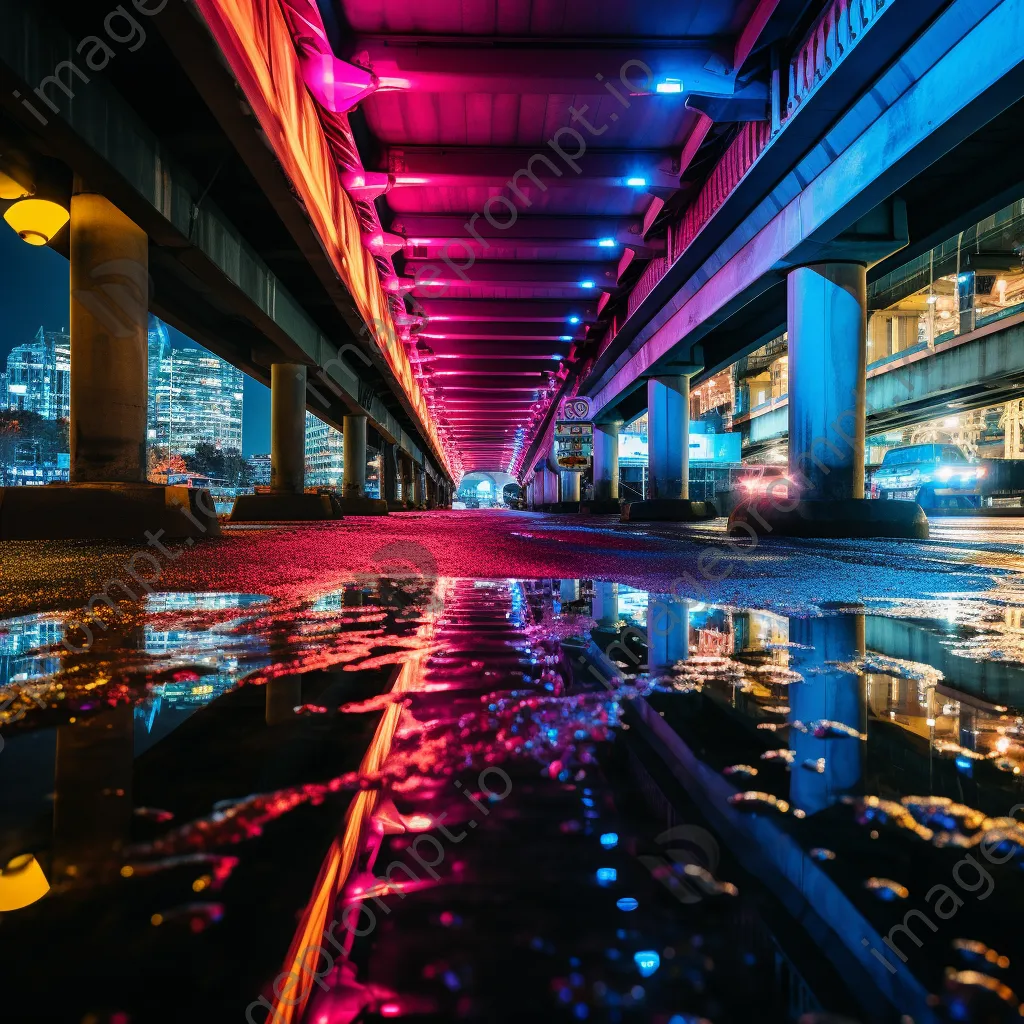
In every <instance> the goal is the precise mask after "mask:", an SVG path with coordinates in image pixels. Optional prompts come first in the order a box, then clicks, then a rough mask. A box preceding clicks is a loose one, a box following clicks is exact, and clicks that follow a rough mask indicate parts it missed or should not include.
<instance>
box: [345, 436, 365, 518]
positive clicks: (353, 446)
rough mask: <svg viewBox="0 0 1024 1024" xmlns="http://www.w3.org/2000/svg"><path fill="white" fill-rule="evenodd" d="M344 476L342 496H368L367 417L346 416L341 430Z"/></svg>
mask: <svg viewBox="0 0 1024 1024" xmlns="http://www.w3.org/2000/svg"><path fill="white" fill-rule="evenodd" d="M341 440H342V456H343V459H344V463H345V465H344V476H343V478H342V491H341V493H342V497H345V498H364V497H366V417H365V416H346V417H345V420H344V422H343V423H342V431H341Z"/></svg>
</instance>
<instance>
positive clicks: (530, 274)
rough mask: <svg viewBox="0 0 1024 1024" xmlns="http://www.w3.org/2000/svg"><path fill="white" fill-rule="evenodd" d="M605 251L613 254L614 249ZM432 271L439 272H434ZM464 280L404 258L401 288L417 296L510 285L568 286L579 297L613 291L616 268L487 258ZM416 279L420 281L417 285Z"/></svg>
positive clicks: (435, 265) (450, 272)
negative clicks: (448, 290) (449, 290)
mask: <svg viewBox="0 0 1024 1024" xmlns="http://www.w3.org/2000/svg"><path fill="white" fill-rule="evenodd" d="M608 252H610V253H614V252H615V250H614V249H609V250H608ZM435 271H438V272H437V273H435ZM464 274H465V279H464V278H463V277H460V276H459V275H458V274H457V273H455V272H454V271H453V270H449V269H448V268H447V267H445V266H444V264H441V265H440V266H438V264H436V263H428V262H426V261H421V260H407V261H406V264H405V275H406V276H405V277H403V278H401V283H402V286H403V287H404V288H415V292H416V294H417V295H419V294H421V293H422V294H423V295H424V297H425V298H429V297H430V293H431V291H432V290H433V291H438V290H440V289H441V288H442V287H446V286H447V287H455V288H460V289H462V290H466V289H468V290H470V291H471V290H473V288H474V287H475V286H486V285H495V284H499V285H512V286H515V287H519V288H569V289H574V290H575V291H577V292H578V293H579V294H580V296H581V297H584V298H585V297H587V295H588V293H593V292H594V291H595V290H602V291H614V289H615V277H616V269H615V265H614V264H611V265H609V264H603V265H602V264H593V263H499V262H497V261H496V260H490V261H485V262H480V263H477V264H475V265H474V266H473V267H472V268H471V269H469V270H466V271H464ZM417 281H418V282H419V283H418V285H417Z"/></svg>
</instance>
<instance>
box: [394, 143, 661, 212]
mask: <svg viewBox="0 0 1024 1024" xmlns="http://www.w3.org/2000/svg"><path fill="white" fill-rule="evenodd" d="M562 141H564V146H562V147H561V153H559V150H558V149H556V148H554V147H551V148H548V149H545V150H543V151H541V150H537V149H499V148H475V147H465V146H460V147H454V146H452V147H446V148H443V149H442V148H439V147H433V146H403V147H397V146H393V147H391V148H389V149H387V150H385V152H384V158H383V161H382V162H383V167H382V168H381V169H382V170H385V171H387V173H388V174H390V175H393V177H394V184H393V185H392V190H394V189H403V188H423V187H431V188H443V187H449V188H452V187H455V188H458V187H462V188H496V189H502V188H505V187H506V186H507V187H508V188H509V191H510V192H512V193H513V194H515V193H516V191H517V190H519V191H521V192H522V194H523V195H528V194H529V195H532V194H533V193H535V192H543V191H546V190H547V189H558V188H569V189H572V190H574V191H578V190H579V189H581V188H587V187H589V186H593V187H602V188H625V189H630V190H631V191H636V192H641V193H642V192H645V191H646V190H647V189H668V190H673V189H677V188H678V187H679V163H678V158H677V157H674V156H673V155H672V154H671V153H667V152H662V151H659V150H630V151H625V152H616V151H609V150H591V151H589V152H587V153H586V159H585V160H583V159H581V161H580V162H579V163H576V161H575V159H574V156H573V154H575V155H576V156H580V155H581V153H582V152H583V150H585V149H586V145H585V143H584V145H583V149H582V150H581V148H580V144H579V143H578V142H577V141H576V140H575V139H574V138H573V137H571V136H569V137H567V138H566V139H564V140H562ZM630 179H635V180H637V181H639V180H640V179H643V181H644V183H645V184H644V185H631V184H630V183H629V182H630ZM520 202H524V200H520ZM502 219H507V218H502ZM481 220H483V217H478V218H477V221H478V222H479V221H481Z"/></svg>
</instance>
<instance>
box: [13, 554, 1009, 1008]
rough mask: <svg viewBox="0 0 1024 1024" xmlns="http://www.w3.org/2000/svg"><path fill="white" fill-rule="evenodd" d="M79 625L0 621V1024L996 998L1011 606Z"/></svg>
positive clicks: (382, 605)
mask: <svg viewBox="0 0 1024 1024" xmlns="http://www.w3.org/2000/svg"><path fill="white" fill-rule="evenodd" d="M81 627H82V620H81V618H80V616H79V617H76V616H75V615H73V614H70V613H52V614H40V615H34V616H23V617H20V618H16V619H9V620H7V621H4V622H0V733H2V736H3V741H4V746H3V749H2V751H0V793H2V796H0V863H2V864H4V865H6V868H5V869H4V870H3V872H2V873H0V950H2V951H3V953H4V962H5V963H8V964H13V963H16V964H17V965H18V978H19V984H18V999H19V1001H20V1003H21V1005H22V1006H23V1007H24V1008H25V1009H24V1011H19V1012H20V1013H21V1015H20V1016H18V1015H17V1014H16V1015H15V1016H14V1017H13V1018H12V1019H15V1020H53V1021H68V1022H75V1024H77V1022H80V1021H91V1022H93V1024H113V1022H118V1024H148V1022H150V1021H153V1022H163V1021H181V1020H195V1021H206V1020H210V1021H230V1020H238V1021H240V1022H241V1021H245V1020H246V1019H248V1020H250V1021H255V1022H257V1024H262V1022H263V1021H264V1020H274V1021H277V1022H280V1024H291V1022H294V1024H308V1022H316V1024H348V1022H356V1021H373V1020H380V1019H393V1018H399V1019H400V1018H410V1019H418V1020H424V1021H438V1022H440V1021H453V1020H467V1021H471V1020H479V1021H506V1020H507V1021H513V1020H515V1021H521V1020H540V1021H561V1020H564V1021H573V1020H596V1021H612V1022H615V1021H623V1022H626V1021H636V1022H641V1021H643V1022H647V1021H652V1022H657V1024H683V1022H691V1021H700V1020H708V1021H713V1022H728V1021H751V1020H758V1021H780V1022H781V1021H790V1020H792V1021H796V1020H798V1019H800V1018H801V1016H802V1015H811V1016H810V1017H808V1018H807V1019H819V1018H817V1017H815V1016H814V1015H823V1014H826V1013H834V1014H839V1015H841V1016H842V1017H843V1018H845V1019H849V1020H861V1021H865V1022H868V1021H870V1022H874V1021H888V1020H892V1021H900V1020H901V1019H902V1020H904V1021H906V1020H912V1021H914V1022H922V1021H946V1020H950V1021H952V1020H958V1021H964V1020H966V1021H1002V1020H1011V1019H1019V1018H1020V1013H1019V1010H1018V996H1019V995H1024V991H1022V989H1024V985H1022V984H1021V982H1020V980H1019V979H1020V975H1019V974H1015V972H1016V971H1017V969H1018V967H1019V963H1020V961H1021V957H1022V956H1024V948H1022V946H1024V943H1022V941H1021V939H1020V937H1019V926H1018V922H1017V916H1018V915H1017V913H1016V907H1017V906H1018V905H1020V900H1021V898H1022V896H1024V891H1022V881H1024V878H1022V873H1021V867H1022V865H1024V827H1022V825H1021V824H1020V823H1019V822H1021V821H1024V796H1022V784H1021V779H1022V769H1024V731H1022V730H1024V718H1022V714H1024V686H1022V683H1024V664H1022V662H1024V659H1022V658H1021V657H1020V655H1019V650H1020V637H1021V635H1022V630H1021V621H1020V610H1019V608H1017V607H1016V606H1015V605H1013V604H1011V603H1008V602H1005V601H1000V600H995V599H992V597H991V595H990V596H989V598H987V599H986V598H981V597H971V598H964V599H962V600H958V601H948V600H935V601H927V600H919V601H915V602H899V601H877V602H872V603H871V604H869V605H867V606H864V605H847V606H839V605H831V606H829V605H825V606H822V607H820V608H819V609H818V614H815V615H813V616H807V615H795V614H794V615H791V616H784V615H780V614H778V613H777V612H774V611H764V610H752V609H747V608H738V607H731V606H725V605H710V604H706V603H702V602H700V601H697V600H691V599H688V598H687V597H686V596H685V595H683V596H678V595H677V596H668V595H663V594H656V593H648V592H646V591H643V590H638V589H635V588H631V587H627V586H625V585H622V584H618V583H614V582H605V581H593V580H569V579H561V580H557V579H556V580H552V579H531V580H514V579H498V580H486V579H454V578H453V579H449V578H437V577H433V576H424V575H408V574H406V575H396V576H394V577H383V578H379V577H375V578H370V577H353V578H352V579H351V580H349V581H346V582H342V583H340V584H339V586H337V587H336V588H335V589H332V590H329V591H327V592H323V593H313V594H304V595H301V596H297V595H295V594H288V595H284V596H282V595H277V596H271V595H262V594H258V593H251V594H244V593H195V594H187V593H159V594H153V595H151V596H149V597H148V598H146V599H144V600H142V601H140V602H138V603H135V604H122V605H118V606H113V607H111V606H106V605H104V606H102V607H100V608H99V609H98V610H97V620H96V621H94V622H93V623H92V630H91V632H92V636H91V639H89V638H85V639H83V634H82V629H81ZM69 965H73V966H72V967H71V970H70V971H69V970H68V967H69ZM66 976H69V977H72V978H73V984H68V983H66V980H65V977H66ZM821 1019H824V1018H821Z"/></svg>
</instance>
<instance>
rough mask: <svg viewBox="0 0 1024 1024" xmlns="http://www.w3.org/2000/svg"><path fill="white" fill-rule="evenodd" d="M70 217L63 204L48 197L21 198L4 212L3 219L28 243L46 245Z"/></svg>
mask: <svg viewBox="0 0 1024 1024" xmlns="http://www.w3.org/2000/svg"><path fill="white" fill-rule="evenodd" d="M70 218H71V214H69V213H68V211H67V210H65V209H64V207H63V206H60V205H59V204H58V203H51V202H50V200H49V199H22V200H21V202H18V203H15V204H14V205H13V206H10V207H8V209H7V212H6V213H5V214H4V220H5V221H7V223H8V224H10V226H11V227H12V228H14V230H15V231H17V233H18V237H19V238H21V239H22V241H25V242H28V244H29V245H46V243H47V242H49V240H50V239H51V238H53V236H54V235H55V234H57V232H58V231H60V229H61V228H62V227H64V225H65V224H67V222H68V221H69V220H70Z"/></svg>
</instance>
